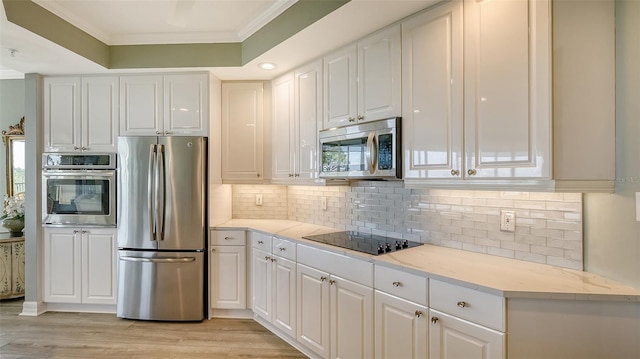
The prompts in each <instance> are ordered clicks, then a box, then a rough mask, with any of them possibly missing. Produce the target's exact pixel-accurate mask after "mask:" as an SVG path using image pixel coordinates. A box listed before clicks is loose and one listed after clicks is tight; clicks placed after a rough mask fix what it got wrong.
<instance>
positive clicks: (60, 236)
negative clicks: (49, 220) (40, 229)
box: [43, 228, 82, 303]
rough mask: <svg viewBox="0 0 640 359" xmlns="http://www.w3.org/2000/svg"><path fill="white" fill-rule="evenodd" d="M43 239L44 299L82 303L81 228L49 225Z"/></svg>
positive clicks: (56, 301)
mask: <svg viewBox="0 0 640 359" xmlns="http://www.w3.org/2000/svg"><path fill="white" fill-rule="evenodd" d="M43 242H44V243H43V247H44V301H45V302H49V303H80V302H81V301H82V292H81V282H80V280H81V270H82V269H81V266H82V252H81V250H82V240H81V235H80V230H78V229H70V228H46V229H45V232H44V241H43Z"/></svg>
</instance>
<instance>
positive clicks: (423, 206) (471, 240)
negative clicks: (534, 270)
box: [233, 181, 583, 270]
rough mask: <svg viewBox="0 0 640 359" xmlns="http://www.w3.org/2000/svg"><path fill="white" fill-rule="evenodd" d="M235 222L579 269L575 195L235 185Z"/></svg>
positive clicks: (366, 185)
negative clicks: (503, 218) (293, 226)
mask: <svg viewBox="0 0 640 359" xmlns="http://www.w3.org/2000/svg"><path fill="white" fill-rule="evenodd" d="M257 193H261V194H262V195H263V201H264V204H263V206H261V207H258V206H256V205H255V195H256V194H257ZM323 197H324V198H325V199H326V202H327V209H326V210H323V209H322V199H323ZM501 210H512V211H514V212H515V215H516V227H515V228H516V230H515V233H512V232H502V231H500V211H501ZM233 217H234V218H273V219H290V220H295V221H300V222H306V223H313V224H318V225H323V226H328V227H334V228H337V229H347V230H358V231H364V232H368V233H373V234H381V235H386V236H391V237H396V238H402V239H409V240H413V241H419V242H423V243H429V244H434V245H439V246H445V247H452V248H458V249H462V250H467V251H472V252H480V253H486V254H490V255H496V256H501V257H508V258H515V259H520V260H524V261H530V262H536V263H546V264H551V265H555V266H559V267H565V268H571V269H578V270H582V269H583V259H582V253H583V252H582V195H581V194H579V193H542V192H499V191H461V190H438V189H408V188H404V187H403V183H402V182H382V181H360V182H355V183H352V185H351V186H335V187H311V186H248V185H242V186H239V185H235V186H234V188H233Z"/></svg>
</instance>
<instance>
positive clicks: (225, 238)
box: [224, 237, 235, 241]
mask: <svg viewBox="0 0 640 359" xmlns="http://www.w3.org/2000/svg"><path fill="white" fill-rule="evenodd" d="M232 239H235V238H233V237H224V240H225V241H230V240H232Z"/></svg>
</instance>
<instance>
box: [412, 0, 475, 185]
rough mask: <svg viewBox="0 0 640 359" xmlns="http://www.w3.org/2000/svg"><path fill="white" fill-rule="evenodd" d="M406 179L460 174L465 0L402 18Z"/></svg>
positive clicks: (454, 176)
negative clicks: (412, 16)
mask: <svg viewBox="0 0 640 359" xmlns="http://www.w3.org/2000/svg"><path fill="white" fill-rule="evenodd" d="M402 61H403V64H402V87H403V89H402V97H403V99H402V106H403V111H402V116H403V118H402V125H403V128H402V141H403V144H404V161H403V162H404V177H405V178H451V179H461V178H462V140H463V132H462V123H463V122H462V121H463V112H462V109H463V88H462V81H463V79H462V66H463V65H462V1H461V0H457V1H454V2H452V3H446V4H443V5H441V6H438V7H436V8H434V9H433V10H431V11H428V12H426V13H424V14H421V15H419V16H417V17H414V18H412V19H410V20H408V21H406V22H404V23H402Z"/></svg>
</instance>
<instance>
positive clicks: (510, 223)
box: [500, 211, 516, 232]
mask: <svg viewBox="0 0 640 359" xmlns="http://www.w3.org/2000/svg"><path fill="white" fill-rule="evenodd" d="M500 230H501V231H503V232H515V231H516V214H515V212H514V211H500Z"/></svg>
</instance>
